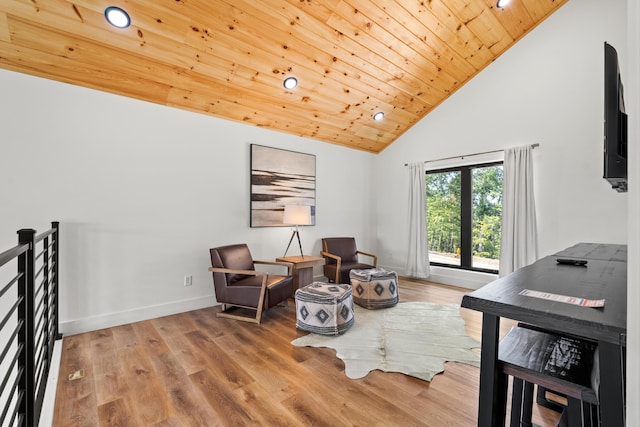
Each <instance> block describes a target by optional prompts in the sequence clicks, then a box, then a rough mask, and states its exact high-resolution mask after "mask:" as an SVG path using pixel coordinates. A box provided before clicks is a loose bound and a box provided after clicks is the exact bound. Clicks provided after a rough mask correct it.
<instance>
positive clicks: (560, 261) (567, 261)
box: [556, 258, 587, 266]
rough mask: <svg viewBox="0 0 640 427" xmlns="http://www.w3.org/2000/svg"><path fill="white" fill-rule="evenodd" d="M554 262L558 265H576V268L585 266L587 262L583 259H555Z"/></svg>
mask: <svg viewBox="0 0 640 427" xmlns="http://www.w3.org/2000/svg"><path fill="white" fill-rule="evenodd" d="M556 262H557V263H558V264H567V265H577V266H584V265H587V260H585V259H571V258H557V259H556Z"/></svg>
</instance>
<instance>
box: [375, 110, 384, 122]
mask: <svg viewBox="0 0 640 427" xmlns="http://www.w3.org/2000/svg"><path fill="white" fill-rule="evenodd" d="M382 119H384V113H383V112H382V111H378V112H377V113H375V114H374V115H373V120H382Z"/></svg>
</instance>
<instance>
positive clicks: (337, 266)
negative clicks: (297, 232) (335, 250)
mask: <svg viewBox="0 0 640 427" xmlns="http://www.w3.org/2000/svg"><path fill="white" fill-rule="evenodd" d="M320 255H322V256H326V257H327V258H331V259H335V260H336V277H335V278H334V283H336V284H337V283H339V282H340V267H341V266H342V257H339V256H338V255H334V254H331V253H329V252H325V251H320Z"/></svg>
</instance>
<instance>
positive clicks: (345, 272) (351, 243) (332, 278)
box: [320, 237, 378, 284]
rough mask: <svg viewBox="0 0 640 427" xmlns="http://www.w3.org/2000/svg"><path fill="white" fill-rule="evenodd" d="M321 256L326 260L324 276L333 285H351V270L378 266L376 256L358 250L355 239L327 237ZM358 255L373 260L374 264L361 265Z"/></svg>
mask: <svg viewBox="0 0 640 427" xmlns="http://www.w3.org/2000/svg"><path fill="white" fill-rule="evenodd" d="M320 254H321V255H322V256H323V257H324V258H325V265H324V275H325V276H327V278H328V279H329V282H331V283H338V284H340V283H346V284H349V283H350V280H349V272H350V271H351V270H354V269H359V270H364V269H367V268H375V267H376V266H377V264H378V257H377V256H376V255H374V254H370V253H368V252H363V251H359V250H358V248H357V247H356V239H355V238H353V237H326V238H324V239H322V251H320ZM358 255H364V256H368V257H370V258H372V259H373V264H363V263H361V262H360V261H359V260H358Z"/></svg>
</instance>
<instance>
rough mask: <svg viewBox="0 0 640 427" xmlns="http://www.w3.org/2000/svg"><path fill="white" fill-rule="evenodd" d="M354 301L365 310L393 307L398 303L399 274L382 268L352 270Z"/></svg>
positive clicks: (350, 276)
mask: <svg viewBox="0 0 640 427" xmlns="http://www.w3.org/2000/svg"><path fill="white" fill-rule="evenodd" d="M349 279H350V280H351V286H352V287H353V301H354V302H355V303H356V304H358V305H359V306H361V307H364V308H369V309H372V308H386V307H393V306H394V305H396V304H397V303H398V274H397V273H396V272H395V271H387V270H383V269H381V268H370V269H366V270H351V271H350V272H349Z"/></svg>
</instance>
